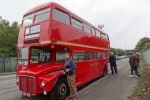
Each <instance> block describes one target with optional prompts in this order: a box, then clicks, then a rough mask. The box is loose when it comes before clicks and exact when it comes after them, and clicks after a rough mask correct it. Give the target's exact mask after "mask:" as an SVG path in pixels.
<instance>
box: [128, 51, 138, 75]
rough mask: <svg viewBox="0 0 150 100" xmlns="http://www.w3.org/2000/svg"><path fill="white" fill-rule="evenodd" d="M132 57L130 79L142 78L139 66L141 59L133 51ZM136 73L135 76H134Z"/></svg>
mask: <svg viewBox="0 0 150 100" xmlns="http://www.w3.org/2000/svg"><path fill="white" fill-rule="evenodd" d="M131 53H132V55H131V58H130V65H131V75H130V76H129V77H137V76H140V75H139V73H138V66H139V57H138V56H137V54H136V53H135V51H134V50H133V51H131ZM134 72H135V75H134Z"/></svg>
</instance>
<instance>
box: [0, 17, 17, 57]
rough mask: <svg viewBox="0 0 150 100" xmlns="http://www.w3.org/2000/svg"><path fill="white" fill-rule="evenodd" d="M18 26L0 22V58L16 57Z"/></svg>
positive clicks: (5, 21)
mask: <svg viewBox="0 0 150 100" xmlns="http://www.w3.org/2000/svg"><path fill="white" fill-rule="evenodd" d="M18 32H19V25H18V23H17V22H13V23H11V24H10V22H9V21H7V20H4V19H2V20H1V21H0V56H16V43H17V38H18Z"/></svg>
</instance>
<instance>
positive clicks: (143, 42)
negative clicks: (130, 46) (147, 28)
mask: <svg viewBox="0 0 150 100" xmlns="http://www.w3.org/2000/svg"><path fill="white" fill-rule="evenodd" d="M149 48H150V38H147V37H144V38H142V39H140V40H139V42H138V43H137V45H136V46H135V51H136V52H144V51H146V50H148V49H149Z"/></svg>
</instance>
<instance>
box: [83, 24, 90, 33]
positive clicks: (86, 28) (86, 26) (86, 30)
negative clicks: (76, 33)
mask: <svg viewBox="0 0 150 100" xmlns="http://www.w3.org/2000/svg"><path fill="white" fill-rule="evenodd" d="M83 28H84V31H85V32H87V33H92V30H91V27H90V26H88V25H86V24H84V27H83Z"/></svg>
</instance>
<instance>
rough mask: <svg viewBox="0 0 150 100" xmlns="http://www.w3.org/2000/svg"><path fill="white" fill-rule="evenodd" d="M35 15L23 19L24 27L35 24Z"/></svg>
mask: <svg viewBox="0 0 150 100" xmlns="http://www.w3.org/2000/svg"><path fill="white" fill-rule="evenodd" d="M33 17H34V14H30V15H27V16H25V17H24V18H23V22H22V25H23V26H27V25H30V24H32V23H33Z"/></svg>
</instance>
